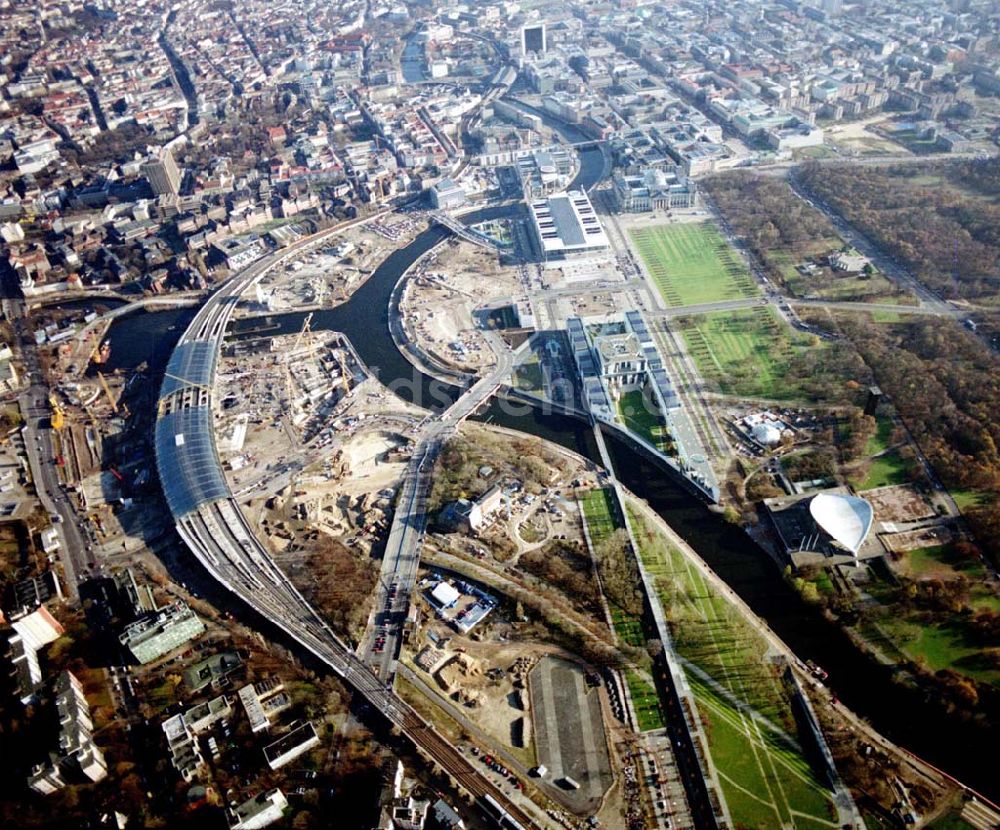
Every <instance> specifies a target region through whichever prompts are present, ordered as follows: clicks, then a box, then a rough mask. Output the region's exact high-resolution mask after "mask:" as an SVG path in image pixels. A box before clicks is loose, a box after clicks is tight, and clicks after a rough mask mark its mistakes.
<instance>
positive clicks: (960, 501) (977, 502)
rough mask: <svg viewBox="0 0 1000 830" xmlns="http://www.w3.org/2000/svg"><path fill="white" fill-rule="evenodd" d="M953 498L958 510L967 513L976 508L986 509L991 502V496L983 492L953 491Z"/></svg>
mask: <svg viewBox="0 0 1000 830" xmlns="http://www.w3.org/2000/svg"><path fill="white" fill-rule="evenodd" d="M951 497H952V498H953V499H954V500H955V504H957V505H958V509H959V510H961V511H963V512H965V511H966V510H972V509H974V508H976V507H985V506H986V504H987V503H988V502H989V494H988V493H985V492H983V491H982V490H952V491H951Z"/></svg>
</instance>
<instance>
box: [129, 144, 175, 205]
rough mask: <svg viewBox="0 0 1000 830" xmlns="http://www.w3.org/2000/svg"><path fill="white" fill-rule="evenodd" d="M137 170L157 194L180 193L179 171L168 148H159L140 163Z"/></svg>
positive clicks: (173, 194)
mask: <svg viewBox="0 0 1000 830" xmlns="http://www.w3.org/2000/svg"><path fill="white" fill-rule="evenodd" d="M139 172H140V173H141V174H142V175H143V177H145V179H146V181H148V182H149V186H150V187H151V188H152V189H153V193H155V194H156V195H157V196H167V195H169V196H176V195H177V194H178V193H180V190H181V178H182V176H181V171H180V168H178V167H177V162H176V161H174V155H173V153H171V152H170V150H169V148H167V147H162V148H160V150H159V152H158V153H157V154H156V155H155V156H153V157H152V158H150V159H147V160H146V161H144V162H143V163H142V166H141V167H140V168H139Z"/></svg>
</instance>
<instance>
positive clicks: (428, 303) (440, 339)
mask: <svg viewBox="0 0 1000 830" xmlns="http://www.w3.org/2000/svg"><path fill="white" fill-rule="evenodd" d="M520 291H521V287H520V284H519V278H518V271H517V269H516V268H513V267H506V266H502V265H500V264H499V263H498V262H497V259H496V257H490V256H483V254H482V251H481V250H480V249H479V248H476V247H474V246H471V245H465V244H460V243H458V242H454V241H453V242H449V243H446V244H444V245H441V246H439V247H438V248H436V249H435V250H433V251H431V252H429V253H428V254H427V255H425V256H424V258H423V259H422V260H420V262H419V263H418V264H417V266H416V267H415V269H414V271H413V273H412V274H411V275H410V276H409V278H408V279H407V280H406V282H405V283H404V285H403V290H402V296H401V297H400V300H399V312H400V316H401V318H402V324H403V329H404V332H405V334H406V337H407V339H408V340H409V342H410V343H413V344H415V345H416V346H417V348H419V350H420V351H421V352H422V354H423V357H424V358H425V361H426V362H427V363H428V365H430V366H441V367H444V368H446V369H448V370H451V371H457V372H466V373H475V372H480V371H483V370H486V369H489V368H491V367H492V366H493V365H494V364H495V362H496V357H495V355H494V353H493V350H492V349H490V348H489V345H488V344H487V342H486V339H485V335H484V333H483V331H482V329H481V328H479V327H477V325H476V318H475V315H474V312H475V311H476V310H477V309H479V308H481V307H482V306H484V305H486V304H488V303H490V301H491V300H495V299H497V298H511V297H514V296H516V295H517V294H518V293H519V292H520Z"/></svg>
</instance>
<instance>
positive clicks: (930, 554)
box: [904, 545, 986, 580]
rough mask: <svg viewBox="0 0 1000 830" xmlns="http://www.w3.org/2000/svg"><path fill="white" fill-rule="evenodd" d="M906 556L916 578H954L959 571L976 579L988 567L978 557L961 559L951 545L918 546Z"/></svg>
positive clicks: (983, 574) (910, 573) (984, 572)
mask: <svg viewBox="0 0 1000 830" xmlns="http://www.w3.org/2000/svg"><path fill="white" fill-rule="evenodd" d="M904 556H905V557H906V564H907V569H908V571H909V575H910V576H912V577H913V578H914V579H954V578H955V576H956V575H957V574H958V573H964V574H965V575H966V576H967V577H969V578H970V579H974V580H975V579H980V578H982V577H983V576H985V574H986V569H985V568H984V567H983V564H982V563H981V562H980V561H979V560H978V559H972V560H970V561H968V562H963V561H961V560H960V559H959V558H958V557H957V556H956V555H955V549H954V548H953V547H952V546H951V545H933V546H931V547H929V548H917V549H916V550H909V551H907V552H906V553H905V554H904Z"/></svg>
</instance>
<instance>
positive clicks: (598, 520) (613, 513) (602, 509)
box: [580, 489, 622, 545]
mask: <svg viewBox="0 0 1000 830" xmlns="http://www.w3.org/2000/svg"><path fill="white" fill-rule="evenodd" d="M580 501H581V503H582V504H583V517H584V518H585V519H586V520H587V530H589V531H590V539H591V541H592V542H593V543H594V544H595V545H599V544H600V543H601V542H603V541H604V540H605V539H607V538H608V536H610V535H611V534H612V533H614V532H615V531H616V530H618V528H620V527H621V526H622V525H621V522H619V521H618V511H617V509H616V507H615V504H614V496H613V494H612V493H611V491H610V490H607V489H597V490H588V491H587V492H586V493H585V494H584V496H583V498H582V499H580Z"/></svg>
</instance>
